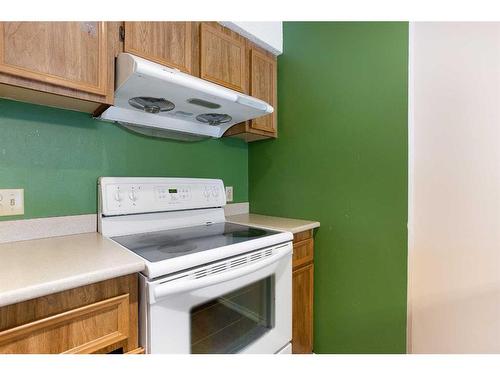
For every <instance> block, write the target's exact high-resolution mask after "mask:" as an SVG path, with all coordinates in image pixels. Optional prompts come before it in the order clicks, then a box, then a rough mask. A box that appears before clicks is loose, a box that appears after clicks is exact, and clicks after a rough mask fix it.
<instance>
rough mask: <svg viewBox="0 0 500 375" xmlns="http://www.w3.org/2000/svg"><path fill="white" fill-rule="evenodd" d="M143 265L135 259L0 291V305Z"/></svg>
mask: <svg viewBox="0 0 500 375" xmlns="http://www.w3.org/2000/svg"><path fill="white" fill-rule="evenodd" d="M144 267H145V265H144V262H142V261H137V262H134V263H131V264H129V265H126V266H119V267H115V268H109V269H104V270H99V271H96V272H89V273H83V274H79V275H78V276H74V277H67V278H63V279H58V280H54V281H51V282H47V283H43V284H39V285H36V286H32V287H26V288H21V289H15V290H12V291H9V292H3V293H0V307H3V306H8V305H12V304H15V303H19V302H24V301H28V300H31V299H34V298H38V297H43V296H48V295H50V294H54V293H59V292H62V291H65V290H69V289H74V288H78V287H81V286H85V285H89V284H93V283H98V282H101V281H105V280H109V279H113V278H116V277H120V276H125V275H130V274H133V273H137V272H141V271H142V270H144Z"/></svg>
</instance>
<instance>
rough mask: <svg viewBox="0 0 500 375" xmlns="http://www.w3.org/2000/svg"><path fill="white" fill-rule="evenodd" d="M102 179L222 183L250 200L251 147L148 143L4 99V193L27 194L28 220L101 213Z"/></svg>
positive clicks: (0, 120)
mask: <svg viewBox="0 0 500 375" xmlns="http://www.w3.org/2000/svg"><path fill="white" fill-rule="evenodd" d="M99 176H173V177H176V176H180V177H210V178H222V179H224V182H225V183H226V184H227V185H233V186H234V197H235V201H236V202H246V201H247V200H248V148H247V145H246V144H245V143H244V142H242V141H240V140H235V139H222V140H210V141H201V142H195V143H181V142H177V141H171V140H163V139H158V138H148V137H145V136H142V135H138V134H135V133H131V132H129V131H127V130H124V129H122V128H120V127H118V126H116V125H114V124H110V123H107V122H103V121H97V120H93V119H92V118H91V117H90V115H88V114H85V113H80V112H74V111H67V110H62V109H55V108H49V107H43V106H38V105H32V104H26V103H21V102H14V101H9V100H0V188H24V189H25V215H24V216H15V217H4V218H2V219H3V220H9V219H26V218H35V217H48V216H61V215H76V214H86V213H93V212H96V184H97V178H98V177H99Z"/></svg>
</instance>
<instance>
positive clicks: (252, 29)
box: [220, 21, 283, 55]
mask: <svg viewBox="0 0 500 375" xmlns="http://www.w3.org/2000/svg"><path fill="white" fill-rule="evenodd" d="M220 23H221V24H222V25H224V26H226V27H228V28H230V29H231V30H233V31H235V32H237V33H239V34H241V35H243V36H244V37H246V38H248V39H250V40H251V41H253V42H254V43H255V44H257V45H259V46H261V47H262V48H264V49H266V50H268V51H270V52H272V53H274V54H275V55H281V54H282V53H283V22H281V21H279V22H278V21H276V22H236V21H231V22H220Z"/></svg>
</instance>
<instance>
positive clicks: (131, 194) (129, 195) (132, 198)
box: [128, 190, 137, 202]
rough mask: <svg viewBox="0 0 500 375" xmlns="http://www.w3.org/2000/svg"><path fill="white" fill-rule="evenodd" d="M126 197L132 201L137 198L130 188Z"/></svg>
mask: <svg viewBox="0 0 500 375" xmlns="http://www.w3.org/2000/svg"><path fill="white" fill-rule="evenodd" d="M128 197H129V198H130V200H131V201H132V202H135V201H136V200H137V194H136V193H135V191H133V190H131V191H130V193H128Z"/></svg>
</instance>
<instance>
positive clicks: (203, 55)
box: [200, 22, 248, 93]
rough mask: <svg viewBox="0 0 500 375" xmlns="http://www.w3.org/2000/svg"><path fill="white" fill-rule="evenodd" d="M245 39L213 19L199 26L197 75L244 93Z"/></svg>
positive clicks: (245, 86) (245, 89) (245, 67)
mask: <svg viewBox="0 0 500 375" xmlns="http://www.w3.org/2000/svg"><path fill="white" fill-rule="evenodd" d="M247 69H248V66H247V57H246V41H245V38H244V37H242V36H240V35H238V34H236V33H235V32H233V31H231V30H229V29H226V28H225V27H223V26H221V25H219V24H217V23H215V22H210V23H206V22H202V23H201V26H200V77H201V78H203V79H206V80H208V81H212V82H214V83H217V84H219V85H222V86H225V87H228V88H231V89H233V90H236V91H241V92H244V93H247V92H248V85H247V81H248V78H247V77H248V74H247V72H248V70H247Z"/></svg>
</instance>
